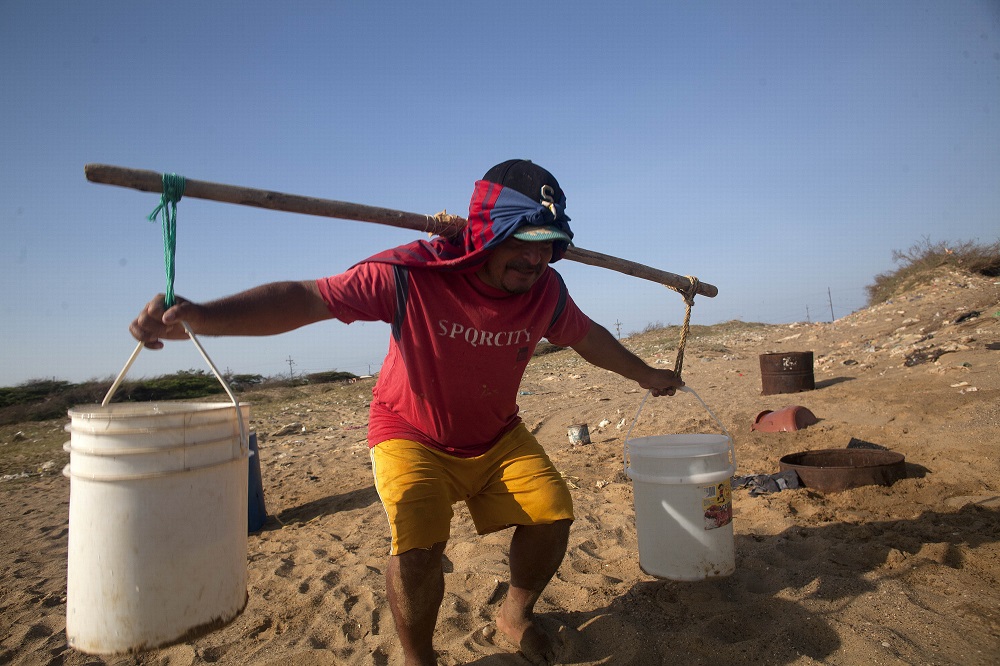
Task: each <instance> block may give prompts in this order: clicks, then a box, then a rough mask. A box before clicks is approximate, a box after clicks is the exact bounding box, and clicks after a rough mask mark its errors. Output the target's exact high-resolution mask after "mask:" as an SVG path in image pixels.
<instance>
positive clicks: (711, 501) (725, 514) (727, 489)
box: [701, 479, 733, 530]
mask: <svg viewBox="0 0 1000 666" xmlns="http://www.w3.org/2000/svg"><path fill="white" fill-rule="evenodd" d="M701 489H702V491H703V493H704V494H703V495H702V500H701V504H702V507H703V508H704V509H705V529H706V530H714V529H717V528H719V527H725V526H726V525H728V524H729V523H731V522H732V520H733V488H732V486H731V485H730V482H729V479H726V480H725V481H723V482H722V483H714V484H712V485H710V486H702V487H701Z"/></svg>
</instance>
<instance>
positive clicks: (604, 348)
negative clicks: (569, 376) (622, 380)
mask: <svg viewBox="0 0 1000 666" xmlns="http://www.w3.org/2000/svg"><path fill="white" fill-rule="evenodd" d="M573 350H574V351H575V352H576V353H577V354H579V355H580V356H582V357H583V358H584V360H585V361H587V362H588V363H592V364H594V365H596V366H598V367H600V368H604V369H605V370H610V371H612V372H615V373H618V374H619V375H621V376H622V377H626V378H628V379H632V380H634V381H636V382H638V384H639V386H641V387H642V388H644V389H650V390H651V391H652V392H653V395H673V394H674V392H675V391H676V390H677V389H678V388H680V387H681V386H684V382H682V381H681V380H680V379H678V378H677V376H676V375H675V374H674V372H673V370H666V369H659V368H654V367H652V366H649V365H647V364H646V363H645V361H643V360H642V359H641V358H639V357H638V356H636V355H635V354H633V353H632V352H630V351H629V350H628V349H625V347H623V346H622V344H621V343H620V342H618V340H616V339H615V337H614V336H613V335H611V333H610V332H608V329H606V328H604V327H603V326H601V325H600V324H598V323H597V322H593V321H592V322H591V323H590V330H589V331H587V335H585V336H584V337H583V339H582V340H580V342H578V343H576V344H575V345H573Z"/></svg>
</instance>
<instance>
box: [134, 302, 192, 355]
mask: <svg viewBox="0 0 1000 666" xmlns="http://www.w3.org/2000/svg"><path fill="white" fill-rule="evenodd" d="M197 312H198V306H197V305H196V304H195V303H192V302H190V301H187V300H185V299H183V298H180V297H176V298H175V299H174V305H173V306H172V307H170V308H169V309H168V308H167V307H166V304H165V303H164V295H163V294H157V295H156V297H155V298H153V300H151V301H150V302H149V303H147V304H146V307H144V308H143V309H142V311H141V312H139V316H138V317H136V318H135V320H134V321H133V322H132V323H131V324H130V325H129V327H128V330H129V333H131V334H132V337H133V338H135V339H136V340H138V341H139V342H142V343H143V345H144V346H145V347H146V348H147V349H162V348H163V342H162V341H163V340H184V339H186V338H187V337H188V334H187V331H185V330H184V326H183V325H182V324H181V322H182V321H187V322H188V323H189V325H190V324H191V323H192V322H191V320H192V319H193V318H195V317H196V316H197Z"/></svg>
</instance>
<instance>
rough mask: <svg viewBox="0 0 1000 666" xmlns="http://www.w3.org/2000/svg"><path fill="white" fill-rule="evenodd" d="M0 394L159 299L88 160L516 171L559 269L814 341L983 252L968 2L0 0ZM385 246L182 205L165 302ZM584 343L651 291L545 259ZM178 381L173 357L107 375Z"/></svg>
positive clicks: (213, 174) (73, 356) (235, 366)
mask: <svg viewBox="0 0 1000 666" xmlns="http://www.w3.org/2000/svg"><path fill="white" fill-rule="evenodd" d="M0 16H2V20H0V62H2V63H3V65H4V67H3V68H4V77H3V83H2V86H3V95H2V99H0V128H2V129H0V149H2V153H3V159H2V160H0V183H2V185H0V319H2V321H3V327H2V329H0V330H2V333H0V335H2V341H3V344H2V352H0V385H4V386H11V385H15V384H17V383H20V382H23V381H26V380H29V379H35V378H58V379H66V380H70V381H85V380H88V379H99V378H107V377H113V376H114V375H115V374H117V373H118V371H119V370H120V369H121V367H122V365H123V364H124V362H125V360H126V359H127V357H128V355H129V354H130V353H131V350H132V348H133V341H132V339H131V337H129V335H128V331H127V325H128V323H129V321H131V319H132V318H133V317H134V316H135V314H136V313H137V312H138V310H139V309H140V307H141V306H142V305H143V304H144V303H145V302H146V301H147V300H148V299H149V298H150V297H151V296H153V295H154V294H155V293H156V292H158V291H162V290H163V289H164V281H165V279H164V266H163V247H162V234H161V231H160V229H159V227H158V225H157V224H154V223H151V222H148V221H146V215H148V214H149V213H150V211H152V209H153V208H154V207H155V206H156V204H157V202H158V197H157V196H156V195H153V194H149V193H142V192H137V191H135V190H129V189H123V188H118V187H111V186H106V185H97V184H93V183H89V182H87V181H86V179H85V178H84V172H83V169H84V165H85V164H87V163H91V162H96V163H106V164H114V165H119V166H126V167H133V168H140V169H149V170H153V171H157V172H175V173H179V174H182V175H185V176H187V177H188V178H193V179H198V180H207V181H215V182H222V183H230V184H236V185H245V186H249V187H259V188H264V189H271V190H277V191H283V192H290V193H295V194H304V195H310V196H316V197H323V198H329V199H337V200H342V201H352V202H358V203H364V204H370V205H376V206H384V207H388V208H396V209H401V210H407V211H413V212H418V213H431V214H433V213H435V212H437V211H440V210H442V209H447V210H448V211H449V212H451V213H457V214H461V215H465V214H466V212H467V206H468V201H469V196H470V194H471V192H472V185H473V183H474V181H475V180H477V179H478V178H480V177H481V176H482V174H483V173H484V172H485V171H486V170H487V169H488V168H489V167H490V166H492V165H493V164H496V163H498V162H501V161H503V160H506V159H509V158H512V157H518V158H527V159H531V160H533V161H535V162H537V163H538V164H541V165H542V166H545V167H546V168H548V169H549V170H550V171H552V172H553V173H554V174H555V175H556V177H557V178H558V179H559V181H560V183H561V184H562V185H563V188H564V189H565V190H566V193H567V197H568V207H567V212H568V213H569V214H570V216H571V217H572V218H573V227H574V231H575V232H576V239H577V243H578V245H579V246H580V247H583V248H586V249H590V250H596V251H599V252H603V253H606V254H610V255H614V256H618V257H622V258H626V259H630V260H633V261H637V262H640V263H643V264H647V265H649V266H654V267H656V268H660V269H662V270H666V271H670V272H673V273H678V274H681V275H696V276H698V277H699V278H700V279H702V280H703V281H706V282H710V283H712V284H715V285H716V286H718V288H719V295H718V297H716V298H715V299H708V298H699V299H698V301H697V303H696V305H695V309H694V317H693V321H694V322H695V323H700V324H711V323H716V322H719V321H725V320H729V319H742V320H745V321H763V322H771V323H780V322H791V321H804V320H806V318H807V317H808V318H809V319H811V320H813V321H817V320H829V319H830V301H831V300H832V304H833V311H834V316H836V317H838V318H839V317H842V316H844V315H846V314H849V313H850V312H851V311H853V310H856V309H858V308H860V307H862V306H863V305H864V304H865V299H866V293H865V286H866V285H869V284H871V283H872V281H873V279H874V277H875V276H876V275H877V274H879V273H882V272H886V271H889V270H892V269H893V268H894V264H893V263H892V253H893V251H894V250H905V249H907V248H909V247H911V246H913V245H915V244H918V243H920V242H921V241H922V240H923V239H929V240H930V241H932V242H937V241H959V240H961V241H979V242H983V243H992V242H995V241H996V240H998V238H1000V3H998V2H996V0H952V1H948V2H944V1H941V0H939V1H935V2H922V1H920V0H885V1H881V2H867V1H865V2H850V1H838V2H818V1H815V2H814V1H808V2H807V1H796V2H792V1H787V2H777V1H776V2H665V1H660V2H627V1H625V2H618V3H606V2H601V3H598V2H542V3H540V2H506V3H502V4H501V5H497V4H496V3H484V2H437V3H379V2H368V3H360V2H357V3H345V2H288V3H273V2H270V3H261V2H252V1H251V2H239V3H237V2H187V1H184V0H178V1H177V2H173V3H169V4H167V5H164V4H163V3H152V2H137V1H135V0H130V1H129V2H101V3H64V2H51V1H44V0H39V1H37V2H27V1H17V0H0ZM416 237H417V235H416V234H414V233H413V232H409V231H405V230H398V229H392V228H389V227H381V226H375V225H369V224H365V223H360V222H351V221H340V220H332V219H326V218H311V217H306V216H301V215H293V214H287V213H279V212H269V211H261V210H256V209H253V208H246V207H240V206H233V205H227V204H220V203H214V202H207V201H199V200H195V199H184V200H182V201H181V203H180V205H179V208H178V244H177V276H176V283H175V287H176V290H177V293H178V294H181V295H183V296H186V297H188V298H191V299H194V300H203V299H210V298H214V297H218V296H222V295H225V294H228V293H232V292H234V291H237V290H240V289H243V288H246V287H249V286H253V285H255V284H259V283H262V282H268V281H272V280H284V279H307V278H315V277H320V276H324V275H329V274H334V273H337V272H340V271H342V270H343V269H345V268H347V267H349V266H350V265H351V264H353V263H354V262H356V261H357V260H359V259H361V258H364V257H366V256H369V255H371V254H373V253H375V252H377V251H379V250H381V249H383V248H385V247H389V246H392V245H397V244H401V243H404V242H407V241H409V240H413V239H414V238H416ZM556 267H557V268H558V269H559V270H560V272H561V273H562V274H563V276H564V277H565V278H566V281H567V283H568V285H569V287H570V291H571V293H572V294H573V296H574V298H575V299H576V301H577V302H578V303H579V304H580V306H581V307H582V308H583V309H584V311H585V312H587V313H588V314H590V316H591V317H592V318H593V319H595V320H596V321H598V322H599V323H601V324H603V325H604V326H605V327H607V328H608V329H609V330H611V331H612V332H613V333H614V332H616V331H618V330H620V332H621V334H622V335H626V334H628V333H631V332H635V331H639V330H642V329H643V328H645V327H646V326H647V325H648V324H652V323H663V324H676V323H679V322H680V321H681V318H682V316H683V303H682V301H681V299H680V297H679V296H677V294H675V293H674V292H672V291H669V290H667V289H666V288H664V287H662V286H660V285H657V284H655V283H652V282H648V281H645V280H640V279H637V278H632V277H628V276H625V275H621V274H618V273H614V272H611V271H608V270H606V269H601V268H595V267H590V266H584V265H582V264H575V263H573V262H565V261H564V262H560V263H559V264H556ZM388 335H389V331H388V327H387V326H386V325H384V324H381V323H365V324H353V325H351V326H345V325H343V324H340V323H339V322H327V323H322V324H319V325H315V326H312V327H308V328H306V329H302V330H299V331H295V332H292V333H289V334H285V335H282V336H278V337H273V338H257V339H245V338H239V339H238V338H208V339H205V340H203V341H202V342H203V344H204V345H205V347H206V349H207V350H208V353H209V354H210V356H211V357H212V358H213V360H214V361H215V363H216V364H217V365H218V366H219V367H220V368H221V369H223V370H225V369H228V370H231V371H233V372H241V373H242V372H246V373H261V374H264V375H277V374H281V373H288V372H289V359H291V362H292V370H293V371H294V372H295V373H302V372H311V371H320V370H329V369H339V370H347V371H351V372H355V373H365V372H368V371H369V370H376V369H378V367H379V365H380V364H381V360H382V357H383V355H384V350H385V346H386V342H387V339H388ZM188 368H204V363H203V361H202V360H201V358H200V356H198V355H197V352H196V350H195V349H194V346H193V345H191V344H190V343H186V342H182V343H175V344H173V345H170V346H169V347H168V349H167V350H164V351H160V352H148V351H147V352H144V353H143V354H141V355H140V357H139V359H138V361H137V362H136V364H135V366H134V368H133V370H132V371H131V373H130V376H134V377H140V376H154V375H158V374H163V373H169V372H173V371H176V370H184V369H188Z"/></svg>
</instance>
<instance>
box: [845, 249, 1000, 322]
mask: <svg viewBox="0 0 1000 666" xmlns="http://www.w3.org/2000/svg"><path fill="white" fill-rule="evenodd" d="M892 260H893V262H894V263H898V264H900V266H899V268H897V269H896V270H894V271H891V272H889V273H882V274H879V275H876V276H875V282H874V284H871V285H868V286H867V287H865V291H867V292H868V305H869V306H871V305H877V304H879V303H884V302H886V301H888V300H890V299H891V298H892V297H893V296H895V295H897V294H899V293H901V292H903V291H906V290H907V289H912V288H913V287H915V286H917V285H919V284H923V283H925V282H927V281H928V280H929V279H931V278H932V277H933V274H934V272H935V271H936V270H937V269H941V268H954V269H958V270H963V271H966V272H969V273H978V274H980V275H985V276H987V277H996V276H998V275H1000V241H998V242H995V243H993V244H990V245H983V244H981V243H976V242H972V241H963V242H953V243H948V242H944V241H941V242H937V243H932V242H931V241H930V239H929V238H926V237H925V238H924V239H923V241H921V242H920V243H917V244H916V245H913V246H912V247H910V249H908V250H905V251H902V250H894V251H893V253H892Z"/></svg>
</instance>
